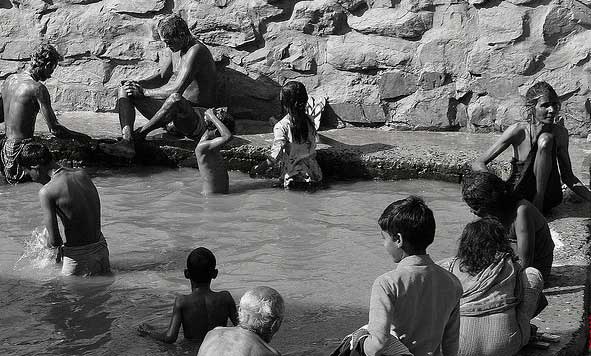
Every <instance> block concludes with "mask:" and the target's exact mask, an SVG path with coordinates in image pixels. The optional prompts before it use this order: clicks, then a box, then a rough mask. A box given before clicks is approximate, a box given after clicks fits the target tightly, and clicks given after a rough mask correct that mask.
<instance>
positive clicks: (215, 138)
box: [195, 109, 234, 195]
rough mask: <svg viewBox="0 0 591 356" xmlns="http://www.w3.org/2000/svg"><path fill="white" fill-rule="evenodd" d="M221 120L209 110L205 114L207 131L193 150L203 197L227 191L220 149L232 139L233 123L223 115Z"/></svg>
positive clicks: (225, 170) (226, 179) (225, 173)
mask: <svg viewBox="0 0 591 356" xmlns="http://www.w3.org/2000/svg"><path fill="white" fill-rule="evenodd" d="M222 120H223V121H220V120H219V119H218V118H217V117H216V115H215V114H214V113H213V110H211V109H209V110H207V111H206V112H205V123H206V125H207V131H205V133H204V134H203V136H202V137H201V140H200V141H199V143H198V144H197V147H196V148H195V156H196V157H197V163H198V164H199V173H200V174H201V177H202V178H203V194H205V195H208V194H216V193H223V194H227V193H228V189H229V183H228V170H227V169H226V164H225V163H224V157H222V154H221V153H220V148H221V147H222V146H223V145H224V144H225V143H226V142H228V141H230V139H231V138H232V132H233V131H234V121H233V120H232V118H231V116H229V115H223V116H222Z"/></svg>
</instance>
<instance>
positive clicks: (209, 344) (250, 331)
mask: <svg viewBox="0 0 591 356" xmlns="http://www.w3.org/2000/svg"><path fill="white" fill-rule="evenodd" d="M284 309H285V308H284V304H283V298H282V297H281V295H280V294H279V293H278V292H277V291H276V290H275V289H273V288H269V287H256V288H253V289H251V290H249V291H247V292H246V293H244V295H243V296H242V298H240V307H239V309H238V319H239V323H238V326H234V327H217V328H215V329H213V330H211V331H210V332H208V333H207V335H206V336H205V339H204V340H203V343H202V344H201V347H200V348H199V353H198V354H197V356H278V355H281V354H280V353H279V352H278V351H277V350H275V349H274V348H272V347H271V346H269V342H270V341H271V338H272V337H273V335H274V334H275V333H276V332H277V330H279V327H280V326H281V322H282V321H283V313H284Z"/></svg>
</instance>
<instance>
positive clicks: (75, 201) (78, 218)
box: [19, 142, 111, 276]
mask: <svg viewBox="0 0 591 356" xmlns="http://www.w3.org/2000/svg"><path fill="white" fill-rule="evenodd" d="M19 164H20V166H21V167H22V168H23V169H24V170H25V171H26V172H27V174H28V175H29V176H30V177H31V179H32V180H33V181H34V182H37V183H41V184H43V187H42V188H41V189H40V190H39V200H40V202H41V210H42V211H43V216H44V219H43V220H44V223H45V228H46V230H47V236H48V237H47V247H49V248H58V249H59V251H58V262H59V260H60V257H61V259H62V261H63V265H62V274H63V275H66V276H70V275H76V276H90V275H99V274H107V273H109V272H110V271H111V268H110V263H109V250H108V248H107V242H106V241H105V238H104V237H103V233H102V231H101V202H100V199H99V195H98V192H97V190H96V187H95V186H94V184H93V183H92V181H91V180H90V177H88V175H87V174H86V173H85V172H84V171H83V170H80V169H70V168H64V167H62V166H60V165H58V164H57V163H56V162H55V161H54V160H53V159H52V157H51V153H50V152H49V150H48V149H47V147H45V146H44V145H42V144H40V143H37V142H30V143H27V144H26V145H24V147H23V149H22V153H21V155H20V157H19ZM58 217H59V218H60V220H61V221H62V225H63V226H64V235H65V241H64V240H63V239H62V237H61V235H60V231H59V227H58V222H57V218H58Z"/></svg>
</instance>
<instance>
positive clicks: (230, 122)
mask: <svg viewBox="0 0 591 356" xmlns="http://www.w3.org/2000/svg"><path fill="white" fill-rule="evenodd" d="M215 116H216V117H217V118H218V119H219V120H220V121H221V122H222V124H224V126H226V127H227V128H228V130H230V132H231V133H232V134H234V133H235V132H236V123H235V122H234V117H232V115H230V114H228V112H227V111H226V110H215ZM207 129H208V130H216V129H217V128H216V127H215V125H214V124H213V123H212V122H211V121H208V122H207Z"/></svg>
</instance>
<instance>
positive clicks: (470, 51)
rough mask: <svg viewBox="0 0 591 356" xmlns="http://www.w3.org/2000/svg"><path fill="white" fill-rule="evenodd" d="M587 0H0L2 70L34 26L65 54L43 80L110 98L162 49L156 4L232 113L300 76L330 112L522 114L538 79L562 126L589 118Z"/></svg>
mask: <svg viewBox="0 0 591 356" xmlns="http://www.w3.org/2000/svg"><path fill="white" fill-rule="evenodd" d="M590 6H591V1H589V0H580V1H576V0H507V1H499V0H468V1H461V0H313V1H294V0H103V1H101V0H51V1H50V0H0V36H2V37H0V80H2V79H4V78H6V77H7V76H8V75H10V74H11V73H14V72H16V71H17V70H19V68H22V67H23V66H24V64H25V63H26V60H27V59H28V54H29V52H30V49H31V48H32V46H34V45H35V44H36V43H38V42H39V41H40V40H42V39H43V40H48V41H49V42H51V43H53V44H55V45H56V47H57V48H58V49H59V50H60V52H61V53H62V54H63V55H64V57H65V60H64V62H63V63H62V65H61V66H60V67H58V69H57V70H56V72H55V74H54V77H53V78H52V79H50V80H49V81H48V82H47V86H48V88H49V89H50V93H51V94H52V98H53V101H54V102H55V107H56V108H57V109H60V110H95V111H112V110H114V109H115V96H116V87H117V85H118V84H119V82H120V81H121V80H122V79H125V78H134V79H139V78H141V77H144V76H146V75H148V74H150V73H153V72H155V71H156V70H157V66H158V61H159V60H160V59H161V58H162V57H163V56H164V55H166V53H167V50H166V49H165V48H164V47H163V44H162V43H161V42H159V41H158V39H157V35H156V33H155V30H154V25H155V20H154V18H155V17H157V16H158V15H160V14H166V13H170V12H178V13H180V14H181V15H182V16H183V17H184V18H185V19H186V20H187V22H188V24H189V26H190V28H191V30H192V32H193V33H194V34H195V35H196V36H197V37H198V38H200V39H201V40H202V41H203V42H205V43H206V44H207V45H208V46H209V47H210V49H211V51H212V53H213V54H214V58H215V59H216V62H217V65H218V70H219V72H220V83H219V87H218V101H219V102H218V104H219V105H220V106H228V107H229V110H230V112H231V113H232V114H233V115H234V116H236V117H238V118H248V119H259V120H264V119H266V118H267V117H268V116H270V115H272V114H278V113H279V111H280V108H279V104H278V100H277V99H278V98H277V94H278V88H279V86H280V85H281V84H282V83H283V82H284V81H286V80H290V79H294V80H300V81H302V82H304V83H305V84H306V86H307V87H308V90H309V92H310V93H311V94H313V95H318V96H327V97H328V98H329V104H330V107H329V110H328V114H329V116H331V117H333V118H334V117H339V118H340V119H341V120H343V121H346V122H353V123H361V124H374V125H379V124H382V123H384V122H387V123H388V124H389V125H390V126H392V127H394V128H397V129H428V130H456V129H461V128H466V129H467V130H470V131H489V130H492V129H497V130H498V129H502V128H503V127H506V126H507V125H508V124H510V123H511V122H513V121H514V120H518V119H523V118H524V115H523V113H522V109H521V108H522V100H523V99H522V95H524V94H525V91H526V90H527V88H528V87H529V86H530V85H531V84H532V83H534V82H536V81H540V80H545V81H548V82H549V83H550V84H552V85H553V86H554V88H555V89H556V90H557V92H558V94H559V95H560V96H561V98H562V99H563V100H564V101H563V105H562V115H563V117H564V119H565V125H566V126H567V128H568V129H569V131H570V132H571V134H576V135H584V136H586V135H587V134H588V133H589V132H590V130H591V118H590V115H591V103H590V102H589V99H588V94H589V91H590V85H591V84H590V83H589V75H588V71H589V70H590V69H591V64H590V63H589V60H590V59H591V31H588V30H587V29H588V28H590V27H591V8H590Z"/></svg>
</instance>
